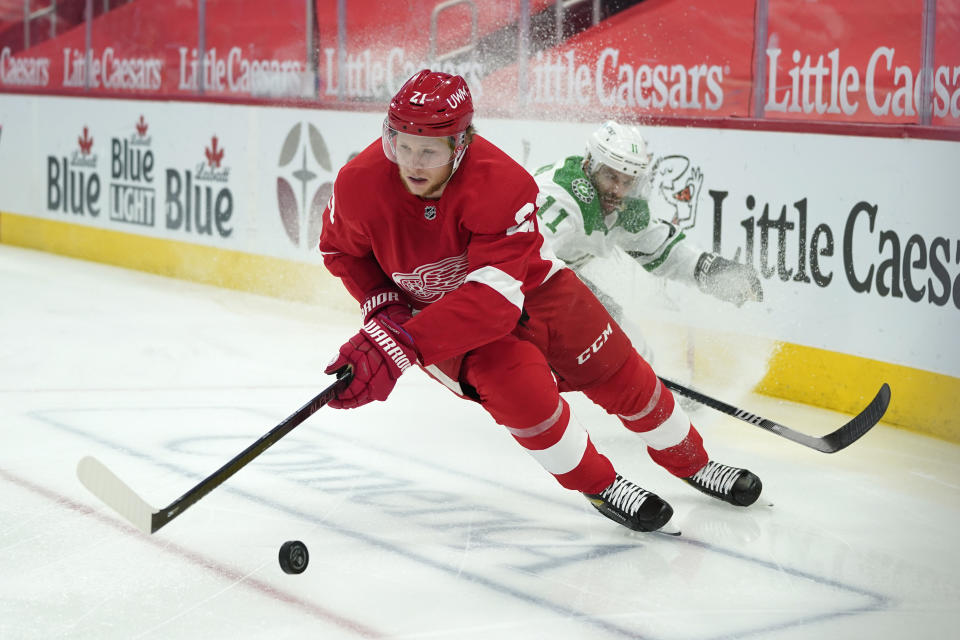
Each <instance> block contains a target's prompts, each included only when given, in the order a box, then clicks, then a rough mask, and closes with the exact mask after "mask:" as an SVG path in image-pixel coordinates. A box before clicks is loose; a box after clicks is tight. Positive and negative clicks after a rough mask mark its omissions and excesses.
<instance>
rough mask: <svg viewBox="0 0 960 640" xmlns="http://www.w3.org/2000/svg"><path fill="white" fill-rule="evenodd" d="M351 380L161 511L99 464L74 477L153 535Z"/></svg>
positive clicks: (92, 461)
mask: <svg viewBox="0 0 960 640" xmlns="http://www.w3.org/2000/svg"><path fill="white" fill-rule="evenodd" d="M352 379H353V373H352V372H350V371H345V372H344V373H343V374H341V376H340V377H339V378H337V381H336V382H334V383H333V384H331V385H330V386H329V387H327V388H326V389H324V390H323V391H321V392H320V393H319V394H317V395H316V396H314V398H313V399H312V400H310V401H309V402H307V403H306V404H305V405H303V406H302V407H300V408H299V409H297V410H296V412H294V413H293V415H291V416H290V417H289V418H287V419H286V420H284V421H283V422H281V423H280V424H278V425H277V426H275V427H274V428H273V429H271V430H270V431H268V432H267V433H265V434H264V435H263V436H261V437H260V439H259V440H257V441H256V442H254V443H253V444H251V445H250V446H249V447H247V448H246V449H244V450H243V451H241V452H240V453H238V454H237V455H236V456H235V457H234V458H233V459H232V460H230V462H228V463H227V464H225V465H223V466H222V467H220V468H219V469H218V470H216V471H215V472H214V473H213V474H211V475H209V476H207V477H206V478H204V479H203V480H202V481H201V482H200V483H199V484H198V485H196V486H195V487H193V488H192V489H190V490H189V491H187V492H186V493H185V494H183V495H182V496H180V497H179V498H177V499H176V500H174V501H173V502H171V503H170V504H169V505H167V506H166V507H164V508H163V509H154V508H153V507H151V506H150V505H149V504H147V502H146V501H145V500H144V499H143V498H141V497H140V496H138V495H137V494H136V493H134V491H133V489H131V488H130V487H129V486H127V484H126V483H125V482H124V481H123V480H121V479H120V478H118V477H117V476H116V475H115V474H114V473H113V472H112V471H110V469H108V468H107V467H106V466H104V464H103V463H102V462H100V461H99V460H97V459H96V458H93V457H91V456H86V457H84V458H83V459H82V460H80V462H79V464H77V477H78V478H80V482H81V483H83V486H85V487H86V488H87V489H89V490H90V492H91V493H92V494H93V495H95V496H97V497H98V498H100V500H102V501H103V502H104V503H105V504H106V505H107V506H108V507H111V508H112V509H113V510H114V511H116V512H117V513H119V514H120V515H121V516H123V517H124V518H126V519H127V520H129V521H130V522H131V523H132V524H133V525H134V526H135V527H137V528H138V529H140V530H141V531H143V532H144V533H155V532H156V531H157V530H158V529H160V527H162V526H164V525H165V524H167V523H168V522H170V521H171V520H173V519H174V518H176V517H177V516H178V515H180V514H181V513H183V512H184V511H185V510H186V509H187V507H189V506H190V505H192V504H193V503H195V502H196V501H198V500H199V499H200V498H202V497H203V496H205V495H207V494H208V493H210V492H211V491H213V490H214V489H216V488H217V487H219V486H220V485H221V484H223V483H224V482H225V481H226V480H227V478H229V477H230V476H232V475H233V474H235V473H236V472H237V471H239V470H240V469H242V468H243V467H245V466H246V465H247V464H248V463H249V462H250V461H252V460H253V459H254V458H256V457H257V456H259V455H260V454H261V453H263V452H264V451H266V450H267V449H268V448H270V447H271V446H272V445H273V444H274V443H276V442H277V441H278V440H279V439H280V438H282V437H283V436H285V435H287V434H288V433H290V432H291V431H293V429H294V427H296V426H297V425H299V424H300V423H302V422H303V421H304V420H306V419H307V418H309V417H310V416H312V415H313V414H314V413H316V412H317V410H318V409H320V407H322V406H324V405H325V404H327V403H328V402H330V401H331V400H332V399H333V398H335V397H336V395H337V394H338V393H340V392H341V391H342V390H343V389H345V388H346V387H347V386H348V385H349V384H350V381H351V380H352Z"/></svg>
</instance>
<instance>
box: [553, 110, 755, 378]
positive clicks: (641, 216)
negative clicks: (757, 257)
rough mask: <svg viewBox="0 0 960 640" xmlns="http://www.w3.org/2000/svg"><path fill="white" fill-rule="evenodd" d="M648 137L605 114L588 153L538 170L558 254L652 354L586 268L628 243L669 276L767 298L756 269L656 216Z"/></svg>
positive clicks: (725, 295)
mask: <svg viewBox="0 0 960 640" xmlns="http://www.w3.org/2000/svg"><path fill="white" fill-rule="evenodd" d="M651 175H652V168H651V156H650V154H649V152H648V151H647V143H646V141H645V140H644V138H643V135H642V134H641V133H640V130H639V129H638V128H637V127H635V126H627V125H622V124H619V123H617V122H614V121H612V120H611V121H608V122H605V123H604V124H603V125H602V126H601V127H600V128H599V129H597V130H596V131H594V132H593V133H592V134H591V135H590V137H589V138H588V139H587V149H586V155H584V156H577V155H575V156H570V157H567V158H564V159H562V160H560V161H559V162H557V163H555V164H552V165H548V166H546V167H542V168H541V169H539V170H537V172H536V174H535V176H534V177H535V179H536V181H537V185H538V187H539V189H540V195H539V197H538V200H537V204H538V206H539V210H538V215H539V216H540V228H541V230H542V231H543V235H544V236H545V237H546V239H547V242H548V243H549V244H550V246H551V248H552V249H553V251H554V253H556V255H557V257H559V258H560V259H561V260H563V261H564V262H566V263H567V265H568V266H570V267H572V268H573V269H574V270H575V271H577V273H578V275H580V277H581V279H583V280H584V281H585V282H586V283H587V284H588V285H589V286H590V288H591V289H593V290H594V292H595V293H596V294H597V297H599V298H600V300H601V302H603V303H604V306H606V307H607V310H608V311H610V313H611V315H612V316H613V317H614V318H615V319H616V320H617V321H618V322H620V323H621V325H622V326H624V328H625V329H627V332H628V334H629V335H630V337H631V339H632V340H633V342H634V343H635V347H636V348H637V350H638V351H640V353H641V355H643V356H644V357H645V358H647V359H648V360H649V359H650V358H651V356H652V354H651V352H650V349H649V347H648V346H647V345H646V342H645V340H643V338H642V335H641V333H640V331H639V329H638V328H637V327H636V326H631V325H633V323H632V322H631V321H630V320H629V318H625V317H624V314H623V311H622V308H621V306H620V305H619V304H618V303H617V302H616V301H615V300H613V298H612V297H611V296H610V295H608V294H606V293H605V292H603V291H602V290H601V289H600V288H599V287H597V286H596V285H595V284H594V283H592V282H590V281H589V279H587V278H586V277H584V275H583V274H582V273H581V269H582V268H583V267H584V266H585V265H586V264H587V263H588V262H590V261H591V260H593V259H594V258H595V257H607V256H610V255H612V254H613V253H614V252H619V251H623V252H625V253H626V254H627V255H629V256H630V257H631V258H633V259H634V260H636V261H637V262H638V263H639V264H640V265H641V266H642V267H643V268H644V269H645V270H646V271H647V272H648V273H650V274H651V275H655V276H659V277H664V278H669V279H671V280H676V281H679V282H683V283H686V284H688V285H691V286H695V287H697V288H699V289H700V290H701V291H704V292H705V293H708V294H710V295H713V296H715V297H716V298H718V299H720V300H724V301H727V302H730V303H733V304H735V305H737V306H738V307H739V306H741V305H743V303H744V302H747V301H761V300H762V299H763V289H762V287H761V284H760V279H759V277H758V276H757V273H756V271H755V270H754V269H753V268H752V267H750V266H748V265H744V264H741V263H739V262H735V261H733V260H728V259H726V258H724V257H722V256H720V255H718V254H715V253H712V252H709V251H705V250H704V249H702V248H700V247H698V246H696V245H695V244H694V243H693V242H692V241H691V240H690V239H689V238H688V237H687V236H686V235H685V234H684V233H683V231H681V230H680V228H679V227H677V226H676V225H674V224H672V223H671V222H668V221H666V220H661V219H657V218H654V217H653V216H651V214H650V208H649V206H648V205H647V198H648V197H649V191H650V178H651Z"/></svg>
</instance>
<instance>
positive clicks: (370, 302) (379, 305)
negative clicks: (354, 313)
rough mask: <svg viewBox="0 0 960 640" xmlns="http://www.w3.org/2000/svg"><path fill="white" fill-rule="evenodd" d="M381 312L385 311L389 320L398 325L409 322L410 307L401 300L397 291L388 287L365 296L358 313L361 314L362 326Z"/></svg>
mask: <svg viewBox="0 0 960 640" xmlns="http://www.w3.org/2000/svg"><path fill="white" fill-rule="evenodd" d="M381 311H385V312H386V314H387V316H389V318H390V319H391V320H393V321H394V322H395V323H397V324H400V325H402V324H403V323H404V322H406V321H407V320H409V319H410V316H411V311H410V305H409V304H407V302H406V301H405V300H404V299H403V297H402V296H401V295H400V292H399V291H397V290H396V289H393V288H390V287H384V288H383V289H375V290H374V291H372V292H370V294H368V295H367V299H366V300H364V301H363V304H362V305H360V313H362V314H363V323H364V324H366V323H367V322H369V321H370V318H372V317H374V316H375V315H377V314H378V313H380V312H381Z"/></svg>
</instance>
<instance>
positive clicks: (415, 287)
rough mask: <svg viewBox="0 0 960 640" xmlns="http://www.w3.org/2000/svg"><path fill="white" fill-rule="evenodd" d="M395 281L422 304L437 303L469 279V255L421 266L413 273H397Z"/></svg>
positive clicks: (392, 275)
mask: <svg viewBox="0 0 960 640" xmlns="http://www.w3.org/2000/svg"><path fill="white" fill-rule="evenodd" d="M390 277H391V278H393V281H394V282H396V283H397V285H398V286H399V287H400V288H402V289H403V290H404V291H406V292H407V293H409V294H410V295H411V296H412V297H414V298H416V299H417V300H419V301H421V302H427V303H430V302H436V301H437V300H439V299H440V298H442V297H443V296H444V295H445V294H446V293H448V292H450V291H453V290H455V289H456V288H457V287H459V286H460V285H461V284H463V281H464V280H465V279H466V277H467V254H466V253H465V252H464V253H462V254H460V255H458V256H453V257H451V258H444V259H443V260H438V261H437V262H432V263H430V264H424V265H420V266H419V267H417V268H416V269H414V271H413V273H400V272H395V273H393V274H391V276H390Z"/></svg>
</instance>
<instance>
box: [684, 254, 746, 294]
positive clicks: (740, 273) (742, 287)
mask: <svg viewBox="0 0 960 640" xmlns="http://www.w3.org/2000/svg"><path fill="white" fill-rule="evenodd" d="M693 277H694V279H695V280H696V281H697V286H699V287H700V290H701V291H703V292H704V293H709V294H710V295H712V296H714V297H716V298H719V299H720V300H725V301H727V302H732V303H733V304H735V305H737V306H738V307H739V306H741V305H743V303H744V302H747V301H748V300H753V301H756V302H762V301H763V288H762V287H761V286H760V278H759V277H758V276H757V272H756V271H755V270H754V268H753V267H750V266H748V265H745V264H740V263H739V262H734V261H733V260H727V259H726V258H723V257H721V256H719V255H717V254H715V253H708V252H705V253H703V254H702V255H701V256H700V259H699V260H697V266H696V268H695V269H694V270H693Z"/></svg>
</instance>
